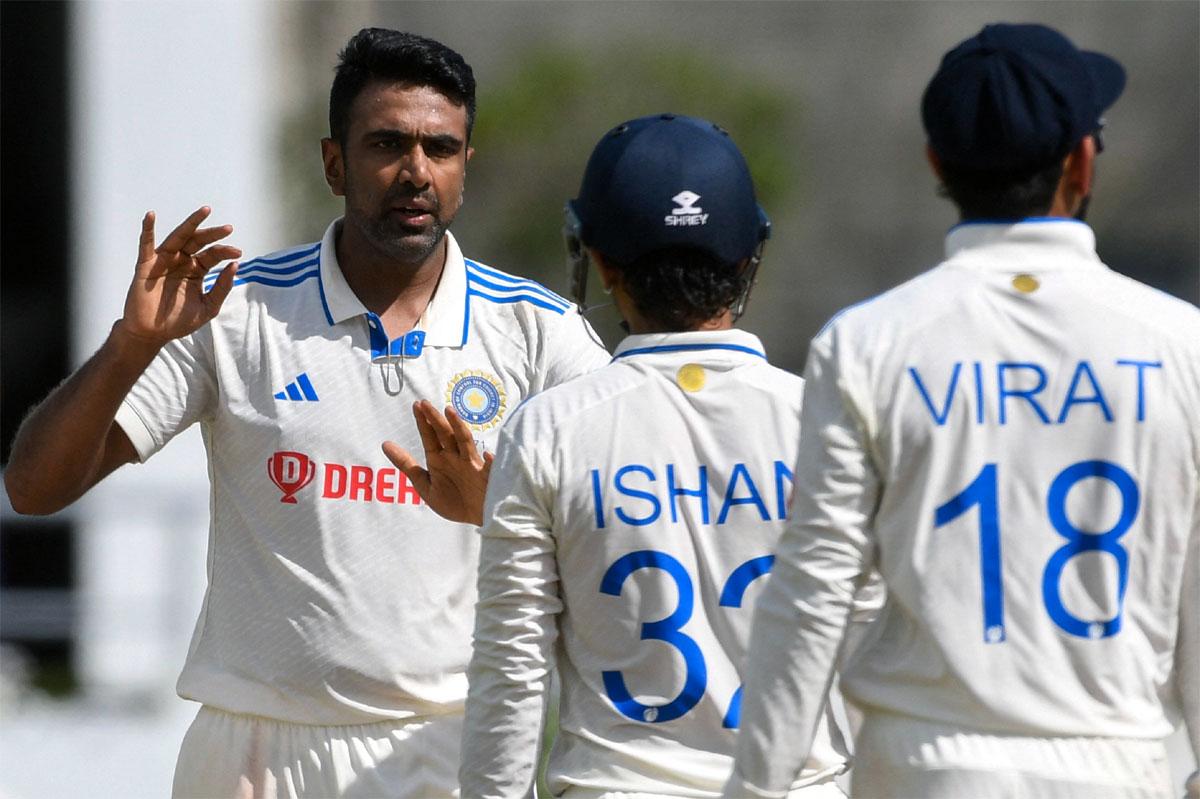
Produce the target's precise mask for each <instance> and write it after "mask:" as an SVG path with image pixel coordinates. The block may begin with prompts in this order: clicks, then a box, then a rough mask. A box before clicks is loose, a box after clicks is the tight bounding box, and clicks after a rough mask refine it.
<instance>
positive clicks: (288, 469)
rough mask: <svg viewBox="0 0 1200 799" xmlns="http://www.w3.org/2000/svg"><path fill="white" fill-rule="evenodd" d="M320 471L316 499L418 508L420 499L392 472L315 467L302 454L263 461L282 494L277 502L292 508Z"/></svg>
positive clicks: (401, 476) (355, 467)
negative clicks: (265, 462)
mask: <svg viewBox="0 0 1200 799" xmlns="http://www.w3.org/2000/svg"><path fill="white" fill-rule="evenodd" d="M318 465H319V466H320V467H321V469H320V471H321V472H322V475H323V477H322V480H321V486H320V491H321V493H320V495H319V496H320V499H332V500H342V501H349V502H383V503H386V504H389V505H420V504H421V495H420V494H419V493H418V492H417V490H416V488H414V487H413V486H412V484H411V483H409V482H408V478H407V477H406V476H405V475H404V472H402V471H400V470H399V469H396V468H391V467H386V466H385V467H382V468H378V469H373V468H371V467H370V466H366V465H363V464H342V463H322V464H318V463H317V462H316V461H314V460H313V459H312V458H310V457H308V455H306V454H304V453H303V452H292V451H287V450H284V451H280V452H276V453H275V454H274V455H272V456H271V457H270V458H268V459H267V476H268V477H270V478H271V482H272V483H274V484H275V487H276V488H278V489H279V490H280V491H282V492H283V496H282V497H281V498H280V500H279V501H280V502H282V503H285V504H287V505H295V504H297V501H296V494H298V493H299V492H300V490H301V489H303V488H304V487H305V486H307V485H308V484H309V483H311V482H312V481H313V479H314V478H315V477H316V476H317V467H318Z"/></svg>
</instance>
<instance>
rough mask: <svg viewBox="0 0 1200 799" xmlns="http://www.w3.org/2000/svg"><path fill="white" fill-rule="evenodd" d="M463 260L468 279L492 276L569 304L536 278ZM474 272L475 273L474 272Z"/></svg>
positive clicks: (502, 281)
mask: <svg viewBox="0 0 1200 799" xmlns="http://www.w3.org/2000/svg"><path fill="white" fill-rule="evenodd" d="M464 261H466V264H467V277H468V279H470V278H471V277H475V279H477V280H480V279H482V278H483V277H484V276H486V277H490V278H492V279H493V280H498V281H500V282H501V283H511V284H512V285H513V286H514V287H520V288H523V289H526V290H528V291H532V292H533V293H534V294H541V295H542V296H544V297H547V298H549V299H551V300H556V301H558V302H561V303H562V304H563V305H565V306H570V304H571V302H570V300H567V299H566V298H564V297H560V296H559V295H557V294H555V293H554V292H553V291H551V290H550V289H548V288H546V287H545V286H543V285H542V284H541V283H538V282H537V281H536V280H528V279H526V278H522V277H514V276H513V275H506V274H504V273H503V272H498V271H496V270H495V269H492V268H490V267H486V266H484V265H482V264H478V263H476V262H475V261H471V260H468V259H464ZM474 273H477V274H474Z"/></svg>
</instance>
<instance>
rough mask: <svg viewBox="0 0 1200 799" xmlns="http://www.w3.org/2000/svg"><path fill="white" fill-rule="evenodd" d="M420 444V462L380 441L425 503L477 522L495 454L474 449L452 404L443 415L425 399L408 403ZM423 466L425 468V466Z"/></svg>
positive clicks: (454, 519)
mask: <svg viewBox="0 0 1200 799" xmlns="http://www.w3.org/2000/svg"><path fill="white" fill-rule="evenodd" d="M413 419H414V420H416V423H417V432H419V433H420V434H421V444H422V446H423V447H424V449H425V464H426V466H425V467H422V466H421V464H420V462H419V461H418V460H417V459H416V458H415V457H413V455H412V454H411V453H409V451H408V450H406V449H404V448H403V447H401V446H399V445H398V444H396V443H395V442H392V441H385V442H384V444H383V453H384V454H385V455H387V456H388V460H390V461H391V462H392V463H394V464H395V465H396V467H397V468H398V469H400V471H402V472H404V475H405V476H406V477H407V478H408V480H409V482H411V483H412V485H413V487H414V488H415V489H417V493H419V494H420V495H421V499H422V500H423V501H424V502H425V504H426V505H428V506H429V507H431V508H433V510H434V511H435V512H436V513H437V514H438V515H439V516H442V517H443V518H446V519H449V520H450V521H452V522H467V523H468V524H474V525H477V526H478V525H481V524H483V497H484V494H486V493H487V482H488V475H489V474H491V471H492V461H493V460H494V459H495V456H493V455H492V453H490V452H485V453H483V454H482V455H480V454H479V450H478V449H477V448H476V446H475V439H474V437H472V435H471V428H470V427H469V426H468V425H467V423H466V422H464V421H463V420H462V417H460V416H459V415H458V414H456V413H455V412H454V410H453V409H452V408H449V407H447V408H446V413H445V414H444V415H443V414H442V413H441V412H440V411H438V409H437V408H435V407H433V403H432V402H430V401H429V400H421V401H419V402H415V403H413ZM426 467H427V468H426Z"/></svg>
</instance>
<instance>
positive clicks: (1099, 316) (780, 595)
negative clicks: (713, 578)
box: [730, 219, 1200, 796]
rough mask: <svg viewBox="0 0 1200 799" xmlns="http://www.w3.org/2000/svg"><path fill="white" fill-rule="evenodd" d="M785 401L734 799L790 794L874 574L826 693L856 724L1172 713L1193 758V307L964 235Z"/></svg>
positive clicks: (825, 344)
mask: <svg viewBox="0 0 1200 799" xmlns="http://www.w3.org/2000/svg"><path fill="white" fill-rule="evenodd" d="M805 376H806V379H807V383H806V393H805V404H804V413H803V417H802V424H803V429H804V435H803V437H802V441H801V445H800V459H799V466H798V468H797V473H796V500H795V502H794V503H793V517H792V520H791V522H790V523H789V525H788V527H787V530H786V532H785V533H784V536H783V538H782V540H781V542H780V552H779V560H778V561H777V563H776V566H775V572H774V574H773V577H772V580H771V583H770V585H769V587H768V589H767V591H766V592H765V593H764V597H763V599H762V601H761V602H760V603H759V607H758V610H757V615H756V617H755V630H754V639H753V641H752V644H751V653H750V660H751V664H752V665H751V669H750V674H749V676H748V678H747V697H746V701H747V706H746V715H747V717H748V718H749V721H748V723H747V724H746V726H745V729H744V730H743V733H742V738H741V740H740V741H739V745H738V759H737V764H736V767H735V775H734V780H733V781H732V782H731V791H730V795H733V796H740V795H747V794H750V793H752V792H753V791H754V790H755V789H758V790H759V793H756V794H755V795H761V796H774V795H779V793H780V792H781V791H782V790H783V788H785V787H786V786H787V784H788V782H789V780H790V779H791V775H793V774H794V773H795V771H796V770H797V769H798V768H799V766H800V763H801V761H802V759H803V757H804V753H805V751H807V747H808V740H809V737H808V732H807V731H808V730H809V729H811V726H812V724H813V723H814V722H815V719H816V717H817V713H818V712H819V705H818V702H817V699H818V697H819V696H820V691H821V688H822V687H823V685H824V684H825V681H826V679H827V674H828V671H829V668H830V663H831V662H832V658H833V654H832V653H833V649H834V647H835V646H836V642H837V638H838V636H839V635H840V629H841V620H842V618H844V612H845V611H844V608H845V603H846V595H847V593H848V591H849V590H850V586H852V585H853V584H854V582H855V581H856V580H857V579H859V575H860V573H861V572H862V570H863V569H864V568H866V567H868V566H870V565H875V566H877V567H878V569H879V570H880V571H881V572H882V574H883V578H884V580H885V582H886V584H887V591H888V600H887V603H886V605H885V607H884V609H883V612H882V614H881V617H880V619H879V621H878V622H877V624H876V626H875V627H874V628H873V629H872V630H871V631H870V633H869V634H868V636H867V640H866V642H865V643H864V645H863V646H862V647H861V648H859V649H858V650H857V651H856V653H854V654H853V655H852V656H851V658H850V662H849V663H848V664H847V666H846V667H845V669H844V671H843V673H842V688H843V690H844V692H845V694H846V695H847V697H848V698H849V699H851V700H853V701H855V702H856V703H859V704H861V705H863V706H864V707H866V708H867V709H869V710H872V711H877V712H886V713H891V714H896V715H899V716H903V717H911V718H914V719H922V720H926V721H933V722H940V723H943V724H949V725H954V726H957V727H960V728H963V729H967V730H978V731H986V732H991V733H999V734H1010V735H1028V736H1039V737H1047V736H1095V737H1108V738H1131V739H1157V738H1162V737H1165V736H1166V735H1168V734H1169V733H1170V732H1171V730H1172V728H1173V724H1174V722H1175V720H1177V718H1178V715H1179V710H1180V705H1181V704H1182V705H1183V707H1184V710H1185V712H1186V715H1187V717H1188V721H1189V723H1190V725H1191V727H1192V730H1193V732H1192V735H1193V741H1196V740H1197V736H1198V735H1200V712H1198V706H1200V683H1197V675H1198V673H1200V672H1198V670H1200V650H1198V649H1197V644H1196V637H1197V634H1198V633H1200V618H1198V616H1197V614H1198V613H1200V593H1198V592H1200V588H1198V584H1200V572H1198V569H1200V564H1198V563H1197V560H1196V557H1197V540H1198V538H1200V506H1198V504H1200V418H1198V417H1200V312H1198V311H1197V309H1196V308H1195V307H1193V306H1191V305H1189V304H1187V303H1185V302H1182V301H1179V300H1176V299H1173V298H1171V297H1169V296H1167V295H1165V294H1162V293H1160V292H1158V291H1155V290H1153V289H1150V288H1148V287H1146V286H1144V285H1142V284H1140V283H1137V282H1136V281H1134V280H1131V279H1129V278H1126V277H1123V276H1121V275H1119V274H1116V273H1114V272H1112V271H1110V270H1109V269H1108V268H1107V267H1105V266H1104V265H1103V264H1102V263H1101V262H1100V260H1099V258H1098V257H1097V255H1096V252H1095V238H1094V235H1093V233H1092V231H1091V229H1090V228H1089V227H1087V226H1086V225H1084V224H1082V223H1079V222H1075V221H1073V220H1052V219H1038V220H1027V221H1025V222H1022V223H1017V224H1012V223H992V224H965V225H960V226H958V227H956V228H954V229H952V230H951V232H950V234H949V236H948V238H947V241H946V260H945V261H944V262H943V263H942V264H940V265H939V266H938V267H936V268H935V269H933V270H931V271H929V272H926V273H925V274H923V275H921V276H919V277H917V278H915V279H913V280H911V281H909V282H907V283H905V284H903V285H901V286H900V287H898V288H896V289H894V290H892V291H890V292H888V293H886V294H884V295H882V296H880V297H878V298H876V299H874V300H872V301H870V302H867V303H864V304H861V305H858V306H854V307H852V308H850V309H847V310H846V311H844V312H842V313H841V314H840V315H838V316H836V317H835V318H834V320H833V321H831V322H830V323H829V324H828V325H827V326H826V327H825V329H824V330H823V331H822V332H821V333H819V334H818V335H817V337H816V338H815V339H814V341H813V343H812V348H811V350H810V354H809V361H808V365H807V368H806V372H805ZM1173 672H1174V673H1173ZM1187 682H1190V686H1191V687H1190V688H1186V687H1184V686H1185V684H1186V683H1187ZM1181 700H1182V702H1181ZM863 756H864V757H866V754H865V753H864V754H863Z"/></svg>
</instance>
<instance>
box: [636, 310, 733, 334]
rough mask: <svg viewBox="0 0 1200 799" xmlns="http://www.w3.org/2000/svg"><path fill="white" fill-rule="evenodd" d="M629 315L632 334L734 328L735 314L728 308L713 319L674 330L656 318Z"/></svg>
mask: <svg viewBox="0 0 1200 799" xmlns="http://www.w3.org/2000/svg"><path fill="white" fill-rule="evenodd" d="M629 317H636V318H629ZM629 317H627V318H626V320H625V321H626V323H627V324H628V325H629V332H630V334H632V335H644V334H648V333H692V332H697V331H710V330H732V329H733V314H732V313H730V312H729V311H728V310H726V311H724V312H723V313H721V314H720V315H718V316H714V317H713V318H712V319H705V320H704V321H703V322H700V323H699V324H697V325H694V326H692V327H689V328H687V329H685V330H674V329H672V328H670V327H667V326H666V325H663V324H661V323H658V322H655V321H654V320H651V319H645V318H643V317H641V316H639V315H638V314H636V313H631V314H629Z"/></svg>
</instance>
